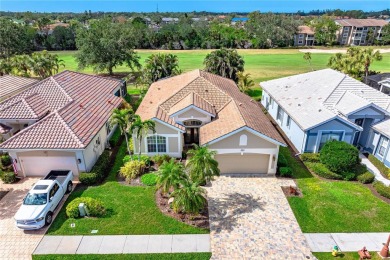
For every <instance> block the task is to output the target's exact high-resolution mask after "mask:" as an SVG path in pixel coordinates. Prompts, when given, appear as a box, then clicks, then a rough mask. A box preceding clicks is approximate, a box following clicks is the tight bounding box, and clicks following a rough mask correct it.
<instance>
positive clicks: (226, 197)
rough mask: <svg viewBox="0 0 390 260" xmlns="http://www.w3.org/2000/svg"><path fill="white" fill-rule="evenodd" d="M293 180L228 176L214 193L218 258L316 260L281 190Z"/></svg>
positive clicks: (214, 237)
mask: <svg viewBox="0 0 390 260" xmlns="http://www.w3.org/2000/svg"><path fill="white" fill-rule="evenodd" d="M290 185H293V186H295V184H294V182H293V181H292V180H280V179H276V178H273V177H264V178H243V177H241V178H234V177H226V176H222V177H219V178H218V179H216V180H215V181H213V182H212V184H211V186H210V187H207V191H208V203H209V215H210V242H211V251H212V258H214V259H278V260H279V259H314V257H313V256H312V254H311V252H310V248H309V245H308V244H307V242H306V239H305V237H304V236H303V234H302V231H301V229H300V227H299V225H298V223H297V221H296V219H295V216H294V214H293V212H292V210H291V208H290V206H289V204H288V202H287V199H286V197H285V196H284V193H283V191H282V189H281V186H290Z"/></svg>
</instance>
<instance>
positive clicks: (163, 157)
mask: <svg viewBox="0 0 390 260" xmlns="http://www.w3.org/2000/svg"><path fill="white" fill-rule="evenodd" d="M170 159H171V157H170V156H169V155H168V154H158V155H155V156H153V158H152V161H153V162H154V163H155V164H156V165H157V166H160V165H161V164H163V162H169V160H170Z"/></svg>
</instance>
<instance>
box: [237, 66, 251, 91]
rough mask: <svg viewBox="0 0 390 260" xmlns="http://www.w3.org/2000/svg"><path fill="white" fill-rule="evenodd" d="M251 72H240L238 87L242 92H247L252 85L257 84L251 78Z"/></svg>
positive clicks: (238, 74)
mask: <svg viewBox="0 0 390 260" xmlns="http://www.w3.org/2000/svg"><path fill="white" fill-rule="evenodd" d="M250 76H251V74H249V73H247V74H244V73H243V72H241V71H240V72H238V73H237V77H238V88H239V89H240V91H241V92H243V93H247V92H248V91H249V89H250V88H251V87H253V86H254V85H255V82H254V81H253V80H252V79H251V78H250Z"/></svg>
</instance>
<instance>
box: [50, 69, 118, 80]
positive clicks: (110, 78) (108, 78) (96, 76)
mask: <svg viewBox="0 0 390 260" xmlns="http://www.w3.org/2000/svg"><path fill="white" fill-rule="evenodd" d="M65 72H71V73H76V74H79V75H82V76H91V77H95V78H100V79H106V80H113V81H119V82H122V80H121V79H116V78H112V77H103V76H99V75H94V74H84V73H81V72H78V71H73V70H64V71H62V72H60V73H58V74H56V75H54V76H57V75H60V74H62V73H65Z"/></svg>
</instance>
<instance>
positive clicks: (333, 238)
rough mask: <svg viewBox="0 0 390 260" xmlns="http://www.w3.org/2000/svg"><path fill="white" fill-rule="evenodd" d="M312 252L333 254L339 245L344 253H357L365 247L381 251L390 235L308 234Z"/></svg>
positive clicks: (307, 238) (307, 237)
mask: <svg viewBox="0 0 390 260" xmlns="http://www.w3.org/2000/svg"><path fill="white" fill-rule="evenodd" d="M304 235H305V237H306V241H307V243H308V244H309V246H310V249H311V251H312V252H331V251H332V248H333V247H334V246H335V245H337V246H338V247H339V248H340V250H341V251H342V252H357V251H358V250H360V249H362V248H363V247H364V246H365V247H366V248H367V250H368V251H372V252H375V251H380V250H381V249H382V247H383V243H386V241H387V238H388V237H389V235H390V233H306V234H304Z"/></svg>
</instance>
